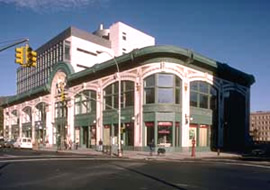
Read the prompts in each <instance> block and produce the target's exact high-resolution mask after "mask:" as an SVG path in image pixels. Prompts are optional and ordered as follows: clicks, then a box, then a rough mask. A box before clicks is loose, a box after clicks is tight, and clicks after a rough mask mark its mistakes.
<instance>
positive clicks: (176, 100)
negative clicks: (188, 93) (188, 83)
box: [175, 88, 181, 104]
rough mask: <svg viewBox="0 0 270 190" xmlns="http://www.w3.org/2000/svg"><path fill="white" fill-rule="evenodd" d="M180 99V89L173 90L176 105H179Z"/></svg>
mask: <svg viewBox="0 0 270 190" xmlns="http://www.w3.org/2000/svg"><path fill="white" fill-rule="evenodd" d="M180 97H181V94H180V88H176V89H175V103H176V104H180V100H181V99H180Z"/></svg>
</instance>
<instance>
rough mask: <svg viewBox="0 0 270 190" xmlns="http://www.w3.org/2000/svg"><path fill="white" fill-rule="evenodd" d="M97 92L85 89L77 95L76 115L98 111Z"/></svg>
mask: <svg viewBox="0 0 270 190" xmlns="http://www.w3.org/2000/svg"><path fill="white" fill-rule="evenodd" d="M96 96H97V93H96V92H95V91H92V90H85V91H83V92H80V93H79V94H77V95H76V96H75V115H78V114H85V113H92V112H96V105H97V102H96Z"/></svg>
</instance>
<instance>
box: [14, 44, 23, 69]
mask: <svg viewBox="0 0 270 190" xmlns="http://www.w3.org/2000/svg"><path fill="white" fill-rule="evenodd" d="M15 52H16V55H15V56H16V59H15V63H18V64H20V65H24V64H25V47H23V46H22V47H19V48H16V49H15Z"/></svg>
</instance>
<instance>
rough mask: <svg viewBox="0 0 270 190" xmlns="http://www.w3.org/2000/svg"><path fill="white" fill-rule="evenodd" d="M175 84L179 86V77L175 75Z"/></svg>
mask: <svg viewBox="0 0 270 190" xmlns="http://www.w3.org/2000/svg"><path fill="white" fill-rule="evenodd" d="M175 86H177V87H180V86H181V79H180V78H178V77H177V76H175Z"/></svg>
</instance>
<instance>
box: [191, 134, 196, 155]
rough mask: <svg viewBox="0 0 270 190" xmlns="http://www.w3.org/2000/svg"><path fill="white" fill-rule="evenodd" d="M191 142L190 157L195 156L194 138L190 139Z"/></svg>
mask: <svg viewBox="0 0 270 190" xmlns="http://www.w3.org/2000/svg"><path fill="white" fill-rule="evenodd" d="M191 143H192V148H191V157H195V143H196V141H195V139H194V138H193V139H192V141H191Z"/></svg>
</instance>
